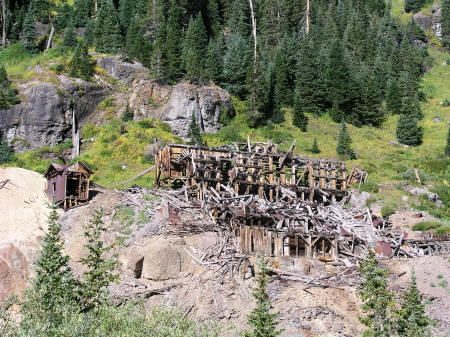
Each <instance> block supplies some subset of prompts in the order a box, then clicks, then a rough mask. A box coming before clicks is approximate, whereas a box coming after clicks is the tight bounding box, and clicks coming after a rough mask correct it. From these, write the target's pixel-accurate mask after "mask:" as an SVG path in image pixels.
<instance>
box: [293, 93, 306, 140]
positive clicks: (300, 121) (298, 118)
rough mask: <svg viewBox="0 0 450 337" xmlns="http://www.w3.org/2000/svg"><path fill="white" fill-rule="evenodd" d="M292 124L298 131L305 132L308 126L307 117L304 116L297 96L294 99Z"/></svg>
mask: <svg viewBox="0 0 450 337" xmlns="http://www.w3.org/2000/svg"><path fill="white" fill-rule="evenodd" d="M292 122H293V124H294V125H295V126H296V127H298V128H299V129H300V130H302V131H303V132H306V130H307V126H308V117H306V116H305V114H304V110H303V105H302V102H301V100H300V98H299V97H298V96H296V97H295V102H294V116H293V120H292Z"/></svg>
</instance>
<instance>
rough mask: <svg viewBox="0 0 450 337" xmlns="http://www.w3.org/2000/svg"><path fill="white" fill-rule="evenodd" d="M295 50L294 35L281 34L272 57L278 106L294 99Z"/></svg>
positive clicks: (290, 104)
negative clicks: (281, 36)
mask: <svg viewBox="0 0 450 337" xmlns="http://www.w3.org/2000/svg"><path fill="white" fill-rule="evenodd" d="M296 52H297V43H296V38H295V36H292V35H285V36H283V38H282V39H281V41H280V43H279V45H278V46H277V49H276V51H275V57H274V67H275V91H276V96H277V98H278V99H279V102H278V105H279V107H280V108H281V107H284V106H292V103H293V100H294V88H295V67H296Z"/></svg>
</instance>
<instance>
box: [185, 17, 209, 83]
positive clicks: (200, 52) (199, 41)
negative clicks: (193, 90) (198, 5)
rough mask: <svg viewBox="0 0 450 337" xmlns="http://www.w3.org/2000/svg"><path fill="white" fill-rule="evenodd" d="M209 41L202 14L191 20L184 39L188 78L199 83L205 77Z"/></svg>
mask: <svg viewBox="0 0 450 337" xmlns="http://www.w3.org/2000/svg"><path fill="white" fill-rule="evenodd" d="M207 43H208V39H207V36H206V29H205V25H204V24H203V19H202V16H201V13H198V14H197V17H196V18H195V19H194V18H191V20H190V22H189V27H188V30H187V33H186V36H185V38H184V44H183V60H184V63H185V68H186V76H185V77H186V78H187V79H189V80H191V81H199V80H200V79H202V78H203V77H204V73H205V65H204V64H205V58H206V48H207Z"/></svg>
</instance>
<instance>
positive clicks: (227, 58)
mask: <svg viewBox="0 0 450 337" xmlns="http://www.w3.org/2000/svg"><path fill="white" fill-rule="evenodd" d="M248 48H249V44H248V41H247V39H245V38H243V37H242V36H240V35H236V34H233V35H231V36H230V37H228V40H227V50H226V51H225V55H224V61H223V81H224V83H223V86H224V87H225V89H226V90H227V91H228V92H230V93H231V94H233V95H236V96H238V97H239V98H241V99H243V98H244V97H245V95H246V93H247V88H246V86H245V78H246V75H247V69H248V66H249V63H250V62H249V61H250V59H249V55H250V53H249V50H248Z"/></svg>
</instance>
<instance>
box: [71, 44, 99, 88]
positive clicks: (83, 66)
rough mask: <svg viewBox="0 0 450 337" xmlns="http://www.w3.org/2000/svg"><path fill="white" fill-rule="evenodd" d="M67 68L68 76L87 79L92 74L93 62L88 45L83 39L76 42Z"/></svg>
mask: <svg viewBox="0 0 450 337" xmlns="http://www.w3.org/2000/svg"><path fill="white" fill-rule="evenodd" d="M69 68H70V70H69V76H71V77H78V78H82V79H83V80H85V81H89V80H90V79H91V77H92V76H93V75H94V64H93V62H92V58H91V56H90V55H89V52H88V47H87V45H86V43H85V42H84V41H83V40H80V41H79V42H78V45H77V48H76V49H75V52H74V54H73V56H72V60H71V61H70V64H69Z"/></svg>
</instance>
